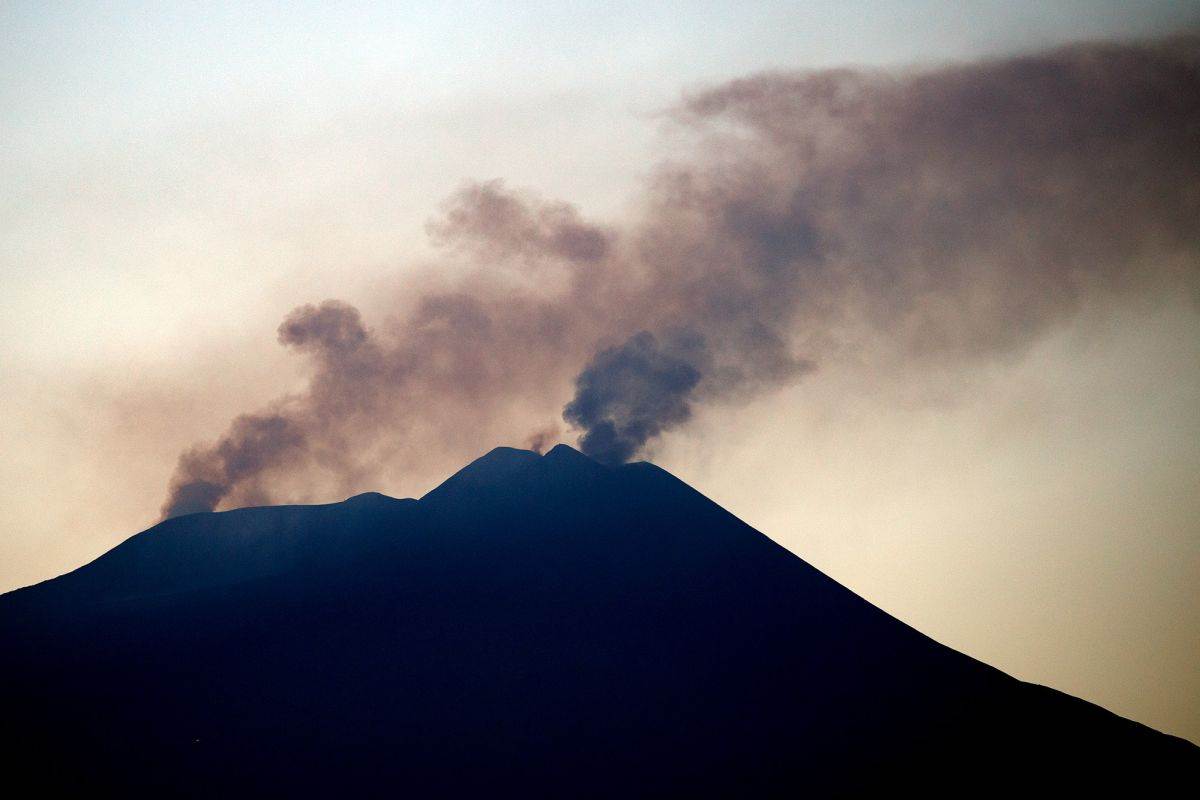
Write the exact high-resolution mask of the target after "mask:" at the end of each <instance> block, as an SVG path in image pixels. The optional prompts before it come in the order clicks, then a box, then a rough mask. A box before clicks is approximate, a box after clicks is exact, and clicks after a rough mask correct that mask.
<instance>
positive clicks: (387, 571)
mask: <svg viewBox="0 0 1200 800" xmlns="http://www.w3.org/2000/svg"><path fill="white" fill-rule="evenodd" d="M0 653H2V661H3V666H2V667H0V680H2V686H3V689H2V690H0V691H2V693H3V697H2V699H3V712H0V713H2V716H3V720H4V722H3V724H4V727H5V728H6V734H7V736H6V739H7V741H9V742H10V743H11V744H9V745H6V746H5V748H4V752H5V754H6V756H7V757H8V758H7V759H6V760H7V761H8V762H9V765H8V766H7V767H6V768H5V774H6V777H7V778H8V782H9V784H10V785H15V784H14V783H13V782H14V781H18V780H21V779H25V780H29V781H32V783H30V784H29V785H30V786H34V787H41V788H44V789H47V790H49V789H51V788H53V789H68V790H72V791H77V792H87V793H89V794H93V795H94V794H97V793H99V794H102V795H107V794H110V793H114V794H115V793H118V792H120V793H123V794H125V795H130V796H146V795H154V796H206V797H207V796H226V797H227V796H240V795H250V794H254V795H273V796H275V795H284V796H293V797H294V796H322V797H324V796H331V795H335V794H338V795H345V796H373V795H389V796H394V795H404V794H410V795H415V796H422V797H423V796H456V795H487V796H510V795H516V794H518V793H519V794H521V795H524V796H530V795H532V796H556V797H561V796H608V797H611V796H621V797H624V796H664V795H679V794H689V795H700V796H720V797H731V796H782V795H788V796H794V795H800V794H807V795H813V796H829V795H847V794H849V795H854V794H861V793H874V792H880V791H889V792H890V791H895V790H898V789H903V790H915V791H920V792H923V793H926V794H955V795H961V794H990V793H997V792H1004V793H1016V792H1021V793H1022V794H1029V793H1033V794H1041V793H1045V792H1048V791H1071V792H1080V791H1097V792H1098V791H1106V792H1111V791H1112V790H1114V789H1123V790H1129V791H1139V792H1146V791H1153V790H1166V789H1168V788H1170V787H1172V786H1174V785H1178V786H1185V785H1189V784H1190V783H1192V782H1193V781H1194V779H1195V777H1196V776H1197V775H1198V774H1200V748H1197V747H1195V746H1194V745H1192V744H1190V743H1188V742H1186V741H1184V740H1182V739H1178V738H1175V737H1171V736H1167V735H1164V734H1161V733H1158V732H1155V731H1153V730H1151V729H1150V728H1147V727H1145V726H1143V725H1140V724H1138V723H1135V722H1132V721H1130V720H1127V719H1123V718H1121V717H1118V716H1116V715H1114V714H1111V713H1109V712H1108V711H1105V710H1104V709H1102V708H1099V707H1098V706H1095V705H1092V704H1090V703H1087V702H1084V701H1082V700H1079V699H1076V698H1073V697H1070V696H1068V695H1065V694H1062V693H1060V692H1057V691H1055V690H1053V689H1049V688H1045V687H1041V686H1036V685H1032V684H1028V683H1023V682H1020V681H1018V680H1016V679H1014V678H1012V677H1010V676H1008V675H1005V674H1004V673H1002V672H999V671H998V670H996V669H993V668H992V667H989V666H987V665H985V664H982V663H980V662H978V661H975V660H974V659H971V658H969V657H967V656H965V655H963V654H961V653H957V652H955V651H953V650H951V649H949V648H947V647H944V646H942V645H940V644H938V643H937V642H934V641H933V640H931V639H929V638H927V637H926V636H924V635H923V634H921V633H919V632H917V631H915V630H913V629H912V628H910V627H908V626H907V625H905V624H903V623H901V622H899V621H898V620H896V619H894V618H893V617H891V616H889V615H888V614H886V613H884V612H883V611H881V610H880V609H878V608H876V607H874V606H872V605H871V604H869V603H867V602H866V601H865V600H863V599H862V598H860V597H858V596H857V595H855V594H853V593H852V592H850V591H849V590H847V589H845V588H844V587H842V586H840V585H839V584H837V583H836V582H834V581H833V580H831V579H830V578H829V577H827V576H825V575H824V574H822V573H821V572H819V571H818V570H816V569H814V568H813V567H811V566H809V565H808V564H806V563H805V562H804V561H802V560H801V559H799V558H797V557H796V556H794V555H793V554H791V553H790V552H788V551H786V550H785V549H783V548H782V547H780V546H779V545H777V544H775V543H774V542H772V541H771V540H770V539H768V538H766V537H765V536H763V535H762V534H760V533H758V532H756V531H755V530H753V529H752V528H750V527H748V526H747V525H745V524H744V523H742V522H741V521H739V520H738V519H737V518H735V517H734V516H732V515H731V514H729V513H728V512H726V511H725V510H723V509H722V508H720V507H719V506H717V505H716V504H715V503H713V502H711V501H709V500H708V499H706V498H705V497H703V496H702V495H700V494H699V493H697V492H696V491H695V490H693V489H691V488H690V487H688V486H687V485H686V484H684V483H682V482H681V481H679V480H678V479H676V478H674V477H673V476H671V475H670V474H668V473H667V472H665V471H663V470H662V469H659V468H658V467H655V466H653V465H651V464H647V463H634V464H628V465H625V466H621V467H608V466H603V465H601V464H599V463H596V462H594V461H592V460H591V459H589V458H587V457H586V456H584V455H582V454H580V453H578V452H576V451H575V450H573V449H571V448H569V447H566V446H564V445H559V446H558V447H555V448H554V449H553V450H551V451H550V452H548V453H547V454H546V455H544V456H540V455H538V454H536V453H533V452H529V451H523V450H514V449H511V448H498V449H496V450H493V451H491V452H490V453H488V454H487V455H485V456H483V457H482V458H479V459H478V460H476V461H474V462H473V463H471V464H470V465H468V466H467V467H465V468H464V469H462V470H461V471H460V472H458V473H457V474H455V475H454V476H452V477H451V478H449V479H448V480H447V481H445V482H444V483H442V484H441V485H440V486H438V487H437V488H436V489H434V490H432V491H431V492H429V493H428V494H426V495H425V496H424V497H423V498H421V499H420V500H411V499H410V500H395V499H391V498H388V497H385V496H383V495H380V494H364V495H358V496H356V497H352V498H350V499H349V500H346V501H345V502H342V503H335V504H331V505H316V506H278V507H265V508H247V509H240V510H235V511H226V512H219V513H201V514H192V515H189V516H183V517H177V518H174V519H169V520H166V521H164V522H162V523H160V524H158V525H156V526H154V527H153V528H151V529H149V530H147V531H145V532H143V533H141V534H138V535H136V536H134V537H132V538H130V539H128V540H127V541H125V542H124V543H123V544H121V545H119V546H117V547H116V548H114V549H113V550H111V551H109V552H108V553H106V554H105V555H103V556H101V557H100V558H98V559H96V560H95V561H93V562H92V563H90V564H88V565H86V566H84V567H81V568H80V569H77V570H75V571H74V572H71V573H69V574H66V575H63V576H61V577H59V578H55V579H53V580H50V581H46V582H44V583H41V584H38V585H35V586H32V587H28V588H25V589H20V590H18V591H15V592H11V593H9V594H6V595H3V596H2V597H0ZM1185 778H1190V779H1191V780H1189V781H1187V782H1186V783H1183V782H1181V781H1183V779H1185Z"/></svg>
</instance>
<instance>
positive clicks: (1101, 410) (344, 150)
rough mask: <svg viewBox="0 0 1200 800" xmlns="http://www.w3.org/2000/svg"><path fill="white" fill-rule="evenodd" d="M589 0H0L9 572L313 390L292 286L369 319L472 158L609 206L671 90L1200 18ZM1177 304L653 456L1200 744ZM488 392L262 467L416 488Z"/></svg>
mask: <svg viewBox="0 0 1200 800" xmlns="http://www.w3.org/2000/svg"><path fill="white" fill-rule="evenodd" d="M581 5H582V4H562V3H546V4H537V3H513V4H491V5H487V6H485V7H480V6H481V4H474V3H472V4H461V5H458V4H453V3H436V4H422V3H404V4H395V5H394V6H390V7H389V6H388V5H384V4H376V5H357V4H338V5H336V6H334V5H331V4H317V3H313V4H306V3H297V2H291V3H286V4H284V3H280V4H250V3H231V4H217V3H211V4H199V3H197V4H192V3H188V4H167V3H145V4H132V3H130V4H120V3H104V4H94V5H93V4H86V3H71V4H61V5H55V4H50V3H19V2H18V3H6V4H4V5H3V6H0V31H2V33H0V109H3V114H0V144H2V145H3V146H2V147H0V188H2V190H3V191H2V193H0V198H2V199H0V311H2V313H0V449H2V450H3V452H4V454H5V456H4V459H3V460H0V531H2V534H0V590H5V589H10V588H15V587H17V586H20V585H25V584H28V583H31V582H35V581H37V580H41V579H44V578H47V577H50V576H52V575H55V574H59V573H61V572H63V571H65V570H67V569H70V568H72V567H74V566H77V565H79V564H81V563H84V562H86V561H87V560H90V559H91V558H93V557H95V556H96V555H98V554H99V553H101V552H103V551H104V550H106V549H108V548H109V547H111V546H113V545H114V544H116V543H117V542H118V541H120V540H121V539H123V538H125V537H126V536H128V535H129V534H131V533H133V532H135V531H137V530H140V529H142V528H144V527H146V526H148V525H149V524H151V523H153V522H154V521H155V520H156V519H157V517H158V514H159V508H160V506H161V504H162V502H163V498H164V495H165V492H166V489H167V484H168V481H169V479H170V478H171V475H172V472H173V470H174V469H175V465H176V460H177V458H178V456H179V454H180V453H181V452H182V451H184V450H185V449H186V448H187V447H189V446H191V445H193V444H195V443H196V442H199V441H209V440H213V439H214V438H216V437H218V436H220V435H221V434H222V432H223V431H225V430H226V427H227V425H228V424H229V421H230V420H231V419H232V418H233V417H235V416H236V415H237V414H239V413H243V412H247V411H253V410H256V409H259V408H262V407H265V406H266V405H267V404H269V403H271V402H272V400H273V399H274V398H276V397H279V396H281V395H286V394H295V393H299V392H302V391H303V390H304V387H305V385H306V381H307V378H308V375H309V372H308V366H307V364H308V362H306V361H304V359H302V358H298V357H297V356H296V355H295V354H292V353H289V352H287V351H286V350H285V349H284V348H282V347H280V345H279V343H278V341H277V338H276V328H277V326H278V325H279V323H280V321H281V320H282V319H283V318H284V317H285V316H286V315H287V314H288V313H289V312H290V311H291V310H292V309H293V308H295V307H296V306H298V305H301V304H305V303H319V302H321V301H323V300H325V299H327V298H338V299H341V300H344V301H348V302H350V303H353V304H355V305H356V306H357V307H358V308H360V309H361V311H362V314H363V316H364V317H365V318H366V320H367V321H368V323H369V324H371V325H373V326H376V325H377V326H380V327H382V326H384V325H385V322H384V320H386V319H388V318H389V314H390V313H391V312H392V310H393V309H394V308H400V307H404V306H405V304H406V303H408V302H409V298H410V294H409V293H410V288H411V291H412V292H415V291H416V287H417V281H418V278H417V276H418V275H425V274H427V273H428V271H429V270H430V269H431V268H432V269H434V270H435V271H436V270H437V269H439V268H440V266H439V265H441V264H442V261H441V260H439V259H440V258H441V255H440V253H441V251H439V250H438V249H437V247H435V243H433V242H431V238H430V236H429V232H428V231H427V226H426V223H427V221H428V220H430V219H431V218H434V219H437V218H440V217H439V215H443V214H445V213H446V211H445V210H446V209H447V208H448V206H447V205H446V203H447V198H450V197H452V196H454V195H455V192H457V191H459V190H460V189H461V187H463V186H464V184H465V183H466V182H468V181H487V180H491V179H495V178H501V179H503V180H504V181H505V185H506V186H508V187H514V188H515V189H516V190H519V191H521V192H528V193H530V195H529V196H535V195H536V196H540V197H542V198H550V199H562V200H564V201H566V202H569V203H571V204H573V205H574V207H575V208H577V209H578V211H579V213H580V214H581V215H582V217H583V218H585V219H588V220H596V221H598V222H599V224H601V225H602V226H604V225H612V226H614V227H620V226H622V225H624V224H626V221H627V220H630V219H639V218H640V217H641V216H642V215H643V210H642V209H641V204H642V203H643V200H642V199H641V198H642V197H643V195H644V191H645V189H644V187H645V184H646V182H647V181H648V179H649V178H650V177H651V175H652V174H653V172H654V170H655V168H656V166H657V165H659V164H661V163H663V162H664V161H669V160H672V159H675V158H676V157H678V156H679V153H680V148H681V147H682V146H684V145H682V144H681V142H682V141H683V140H685V139H687V137H686V136H683V137H681V135H680V133H679V132H678V130H676V128H675V127H674V126H673V123H672V122H671V118H670V117H671V115H670V114H668V113H667V112H668V110H670V109H673V108H677V107H678V106H679V104H680V102H681V98H682V97H684V96H685V93H686V94H687V95H688V96H695V95H697V94H698V93H701V92H703V91H705V90H706V89H707V88H708V87H711V86H719V85H722V84H725V82H727V81H729V80H731V79H735V78H739V77H743V76H746V75H749V74H753V73H758V72H762V71H764V70H807V69H819V68H828V67H833V66H842V65H858V66H869V67H887V68H889V69H902V70H904V71H909V70H910V69H911V68H912V67H914V66H916V67H921V68H934V67H937V66H939V65H943V64H946V63H949V62H963V63H966V62H973V61H976V60H978V59H980V58H990V57H1002V56H1006V55H1011V54H1014V53H1028V52H1036V51H1040V50H1043V49H1045V48H1047V47H1052V46H1055V45H1059V44H1062V43H1065V42H1072V41H1077V40H1089V39H1119V40H1129V39H1139V38H1147V37H1156V36H1162V35H1166V34H1171V33H1175V32H1180V31H1186V30H1193V31H1194V30H1195V29H1196V26H1197V25H1200V5H1198V4H1197V3H1188V2H1142V3H1122V2H1059V3H1014V2H995V3H970V2H945V3H940V2H882V1H877V2H836V3H804V4H785V3H765V4H748V3H671V4H646V3H636V4H635V3H630V4H620V3H606V4H595V5H590V6H588V7H585V8H581V7H579V6H581ZM897 74H901V73H897ZM693 144H694V143H693ZM688 146H690V145H688ZM435 228H436V226H435ZM1193 230H1194V229H1193ZM435 233H436V230H435ZM434 239H435V240H436V236H435V237H434ZM1192 254H1193V255H1194V251H1192ZM431 265H432V266H431ZM1182 269H1184V270H1185V271H1187V270H1191V271H1192V272H1193V273H1194V270H1195V264H1194V262H1193V263H1191V264H1187V265H1184V267H1183V268H1182ZM419 280H420V285H421V286H424V285H425V282H426V281H427V280H428V278H424V277H422V278H420V279H419ZM1197 307H1198V297H1197V295H1196V294H1195V293H1191V294H1188V293H1186V292H1182V293H1180V292H1174V293H1172V292H1170V291H1167V292H1159V293H1151V294H1137V295H1136V296H1135V297H1134V298H1133V299H1132V300H1128V301H1123V302H1121V303H1119V304H1116V305H1103V306H1091V305H1085V307H1083V308H1082V309H1081V310H1078V312H1077V313H1071V314H1069V315H1064V316H1062V317H1061V318H1060V317H1055V319H1054V320H1053V323H1052V324H1049V323H1048V324H1046V325H1045V326H1043V327H1039V328H1038V329H1037V332H1036V336H1032V337H1031V338H1030V340H1029V341H1027V342H1026V343H1025V344H1024V345H1023V346H1021V347H1015V348H1011V349H1008V350H1005V351H1004V352H1003V353H1001V354H999V355H997V357H995V358H987V359H976V360H966V361H957V360H951V361H946V362H944V363H943V362H939V361H938V360H936V359H935V360H932V361H926V362H922V363H921V365H920V368H911V369H904V370H899V369H895V368H894V367H889V366H888V365H889V364H890V363H892V362H889V360H888V358H887V352H886V348H882V349H880V348H875V349H869V350H867V351H863V352H861V353H857V354H856V355H855V357H854V358H844V359H837V358H834V359H829V360H824V361H822V363H821V364H820V366H819V369H817V370H816V371H815V372H813V373H812V374H810V375H807V376H806V377H804V379H803V380H799V379H797V380H795V381H781V382H779V384H778V385H777V386H775V387H774V388H772V389H770V390H769V391H764V392H762V393H757V394H754V395H753V396H748V397H745V398H742V399H741V400H739V401H737V402H726V403H716V404H713V405H701V406H699V407H697V409H696V415H695V417H694V419H692V420H691V421H690V422H689V423H687V424H686V425H683V426H681V427H679V428H677V429H675V430H672V431H669V432H668V433H667V434H666V436H665V437H663V439H662V440H661V441H660V442H657V443H655V444H654V445H653V448H652V451H651V455H652V456H653V458H654V460H655V461H656V462H658V463H660V464H662V465H663V466H665V467H667V468H668V469H670V470H672V471H673V472H675V473H676V474H677V475H679V476H680V477H682V478H684V479H685V480H687V481H689V482H691V483H692V484H693V485H694V486H696V487H697V488H698V489H700V490H701V491H703V492H705V493H706V494H708V495H709V496H711V497H713V498H714V499H715V500H717V501H718V502H721V503H722V504H723V505H725V506H726V507H728V508H729V509H730V510H731V511H733V512H734V513H736V514H738V515H739V516H741V517H742V518H744V519H746V520H747V521H748V522H750V523H751V524H754V525H755V526H756V527H759V528H760V529H761V530H763V531H764V532H765V533H767V534H768V535H770V536H772V537H773V538H775V539H776V540H778V541H780V542H781V543H783V544H785V545H786V546H788V547H789V548H791V549H792V550H794V551H795V552H796V553H798V554H799V555H801V556H802V557H804V558H806V559H807V560H809V561H810V562H812V563H813V564H814V565H816V566H817V567H819V568H821V569H823V570H824V571H826V572H828V573H829V574H830V575H832V576H833V577H834V578H836V579H837V580H839V581H841V582H843V583H844V584H846V585H847V586H849V587H850V588H852V589H854V590H855V591H857V592H859V593H860V594H862V595H863V596H865V597H866V598H868V599H869V600H871V601H872V602H874V603H876V604H877V605H879V606H881V607H882V608H884V609H886V610H887V611H889V612H891V613H893V614H895V615H896V616H898V617H899V618H901V619H903V620H905V621H907V622H909V623H911V624H913V625H915V626H916V627H918V628H919V629H921V630H923V631H925V632H926V633H928V634H930V635H931V636H933V637H934V638H936V639H938V640H940V641H943V642H945V643H946V644H949V645H951V646H953V647H955V648H957V649H960V650H964V651H965V652H967V653H970V654H971V655H974V656H976V657H978V658H981V659H983V660H985V661H988V662H989V663H992V664H995V665H996V666H998V667H1000V668H1001V669H1004V670H1006V671H1008V672H1010V673H1012V674H1014V675H1016V676H1018V677H1020V678H1023V679H1026V680H1031V681H1035V682H1039V683H1046V684H1049V685H1052V686H1055V687H1057V688H1060V689H1063V690H1065V691H1068V692H1071V693H1073V694H1077V695H1080V696H1082V697H1085V698H1087V699H1090V700H1093V701H1096V702H1099V703H1101V704H1103V705H1105V706H1106V707H1108V708H1111V709H1112V710H1114V711H1116V712H1118V713H1121V714H1124V715H1127V716H1131V717H1134V718H1136V719H1139V720H1141V721H1144V722H1147V723H1148V724H1151V725H1153V726H1155V727H1158V728H1160V729H1163V730H1167V731H1169V732H1172V733H1176V734H1180V735H1184V736H1187V737H1189V738H1191V739H1192V740H1193V741H1200V668H1198V667H1197V664H1200V590H1198V589H1197V587H1200V522H1198V520H1200V319H1198V315H1197ZM906 363H908V362H906ZM577 366H580V367H581V366H583V365H582V364H580V365H577ZM559 388H560V387H558V386H554V387H553V389H552V390H551V389H547V397H546V399H545V404H546V405H547V406H552V407H554V408H560V407H561V406H562V405H563V403H565V402H566V401H567V400H569V399H570V392H569V388H568V392H567V395H566V396H558V395H557V394H556V392H557V391H558V389H559ZM538 413H541V409H540V408H539V409H538ZM489 415H490V416H489V421H488V422H487V423H486V424H484V423H483V422H481V421H479V420H477V419H474V418H473V417H472V416H471V413H470V407H469V405H464V406H463V407H462V419H461V423H460V426H461V428H462V431H461V433H456V434H455V435H454V436H453V437H452V438H453V441H452V442H451V444H449V445H447V447H446V449H445V452H444V453H442V454H440V455H439V456H438V457H436V458H429V459H425V460H418V461H414V460H412V459H406V458H405V457H403V456H402V455H395V454H391V453H392V451H391V449H390V448H391V447H392V444H391V443H389V442H387V441H382V442H378V443H377V446H378V448H380V452H381V453H383V455H381V456H380V457H381V458H385V459H386V458H390V459H391V460H390V461H389V466H388V468H387V469H383V470H381V471H379V472H376V473H374V474H371V475H365V474H362V475H358V474H356V475H350V476H343V480H341V482H340V484H339V485H338V486H337V487H336V488H333V487H331V488H328V489H327V490H326V491H327V492H328V494H326V495H321V496H314V495H313V490H312V489H311V488H310V487H309V488H304V489H302V488H299V487H289V486H284V487H283V489H282V493H283V494H284V495H286V494H287V493H288V491H289V488H291V489H293V490H294V491H293V494H294V495H295V496H294V497H293V498H292V499H305V500H334V499H339V496H338V491H340V490H341V489H342V488H345V489H346V491H347V492H349V491H351V490H363V489H379V490H381V491H384V492H386V493H389V494H392V495H401V496H404V495H419V494H420V493H421V492H423V491H424V490H426V489H427V488H429V487H430V486H431V485H432V484H433V483H435V482H436V481H437V480H438V479H439V478H440V477H443V476H444V472H445V470H447V469H450V468H452V467H453V466H455V465H457V464H460V463H461V462H462V461H463V460H464V459H465V457H467V456H468V455H469V454H470V453H471V452H473V451H472V448H475V447H477V446H484V445H485V443H487V444H521V441H520V439H522V437H524V436H525V435H526V434H528V432H529V430H528V429H527V427H523V426H524V425H525V423H526V421H527V419H526V415H524V412H523V411H522V410H521V409H515V410H512V411H505V410H501V411H497V410H495V409H492V410H490V411H489ZM510 423H511V427H508V426H509V425H510ZM372 435H375V433H374V432H373V433H372ZM561 435H562V437H563V438H565V439H567V440H568V441H574V434H573V433H572V432H571V431H569V430H566V429H565V428H564V430H563V431H562V434H561ZM493 436H494V437H500V438H503V437H508V438H509V440H508V441H491V439H490V438H488V437H493ZM377 438H378V437H377ZM384 438H386V437H384ZM396 447H397V448H399V447H400V445H396ZM389 454H391V455H389Z"/></svg>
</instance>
